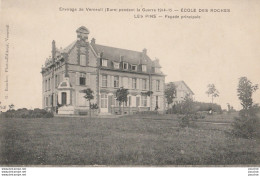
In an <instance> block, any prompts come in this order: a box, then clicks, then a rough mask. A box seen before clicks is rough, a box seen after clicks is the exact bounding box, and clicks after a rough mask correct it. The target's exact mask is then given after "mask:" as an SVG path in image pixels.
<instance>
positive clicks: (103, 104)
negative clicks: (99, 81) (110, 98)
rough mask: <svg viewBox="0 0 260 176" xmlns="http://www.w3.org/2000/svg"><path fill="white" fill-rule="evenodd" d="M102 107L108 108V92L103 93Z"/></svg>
mask: <svg viewBox="0 0 260 176" xmlns="http://www.w3.org/2000/svg"><path fill="white" fill-rule="evenodd" d="M101 108H107V94H104V93H102V94H101Z"/></svg>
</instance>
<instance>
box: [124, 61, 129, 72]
mask: <svg viewBox="0 0 260 176" xmlns="http://www.w3.org/2000/svg"><path fill="white" fill-rule="evenodd" d="M123 69H124V70H127V69H128V63H126V62H123Z"/></svg>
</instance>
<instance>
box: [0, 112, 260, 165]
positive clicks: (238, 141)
mask: <svg viewBox="0 0 260 176" xmlns="http://www.w3.org/2000/svg"><path fill="white" fill-rule="evenodd" d="M225 116H226V117H224V116H221V117H218V116H215V117H212V116H211V117H206V118H205V119H204V120H200V121H201V122H197V123H196V126H197V127H195V128H184V129H182V128H179V127H178V121H177V119H176V116H173V115H165V116H163V115H160V116H156V115H150V116H145V115H143V116H128V117H121V118H111V119H110V118H79V117H78V118H71V117H64V118H62V117H55V118H50V119H43V118H39V119H18V118H12V119H7V118H0V137H1V138H0V165H146V166H148V165H158V166H162V165H165V166H166V165H240V164H246V165H249V164H260V147H259V144H260V141H259V139H257V140H250V139H242V138H236V137H233V136H231V135H230V134H229V131H230V128H231V126H230V122H231V121H232V119H233V116H231V115H225ZM218 119H219V120H218ZM211 122H221V123H211Z"/></svg>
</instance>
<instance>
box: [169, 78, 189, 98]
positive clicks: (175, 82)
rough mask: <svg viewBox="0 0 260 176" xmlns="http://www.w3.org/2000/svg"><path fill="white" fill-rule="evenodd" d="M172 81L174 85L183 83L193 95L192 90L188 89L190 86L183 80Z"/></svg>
mask: <svg viewBox="0 0 260 176" xmlns="http://www.w3.org/2000/svg"><path fill="white" fill-rule="evenodd" d="M173 83H174V85H175V86H176V87H178V86H180V85H181V84H183V85H184V86H185V87H186V88H187V89H188V90H189V91H190V92H191V93H192V95H194V92H193V91H192V90H191V89H190V87H189V86H188V85H187V84H186V83H185V82H184V81H174V82H173ZM167 84H169V83H167Z"/></svg>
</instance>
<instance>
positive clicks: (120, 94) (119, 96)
mask: <svg viewBox="0 0 260 176" xmlns="http://www.w3.org/2000/svg"><path fill="white" fill-rule="evenodd" d="M128 94H129V92H128V89H125V88H123V87H121V88H119V89H117V91H116V100H117V101H119V108H120V114H122V111H121V104H122V103H123V111H124V103H125V102H127V95H128Z"/></svg>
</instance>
